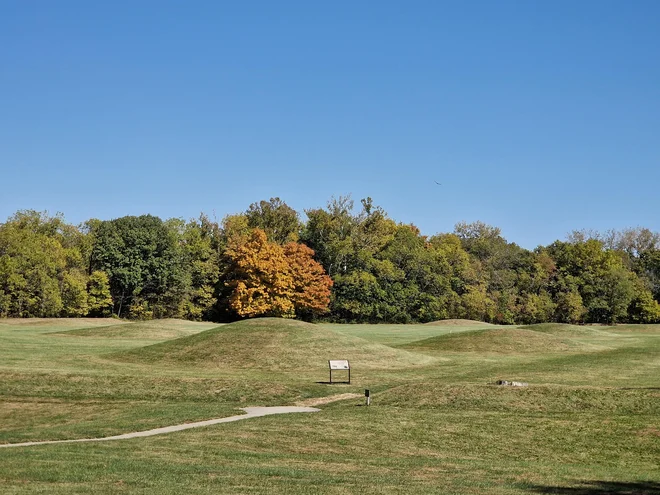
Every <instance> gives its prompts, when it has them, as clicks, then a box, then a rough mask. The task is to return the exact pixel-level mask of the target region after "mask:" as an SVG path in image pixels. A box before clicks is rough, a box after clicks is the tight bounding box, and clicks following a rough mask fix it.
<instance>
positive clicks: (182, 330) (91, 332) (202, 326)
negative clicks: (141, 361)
mask: <svg viewBox="0 0 660 495" xmlns="http://www.w3.org/2000/svg"><path fill="white" fill-rule="evenodd" d="M217 326H218V324H217V323H200V322H196V321H186V320H176V319H165V320H150V321H136V322H130V323H119V324H114V325H108V326H104V327H89V328H78V329H75V330H69V331H66V332H59V334H60V335H71V336H74V335H75V336H77V337H101V338H104V337H108V338H110V337H112V338H122V339H176V338H179V337H184V336H187V335H191V334H195V333H199V332H202V331H204V330H208V329H210V328H215V327H217Z"/></svg>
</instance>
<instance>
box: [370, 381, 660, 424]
mask: <svg viewBox="0 0 660 495" xmlns="http://www.w3.org/2000/svg"><path fill="white" fill-rule="evenodd" d="M496 378H498V377H494V379H493V381H494V380H495V379H496ZM656 397H657V391H655V390H652V389H621V388H608V387H600V388H597V387H591V386H577V387H576V386H572V387H569V386H561V385H535V384H533V383H530V385H529V387H501V386H498V385H495V384H494V383H491V384H447V383H443V382H441V381H438V380H424V381H420V382H417V383H407V384H406V385H402V386H397V387H394V388H391V389H388V390H386V391H383V392H380V393H378V394H376V398H375V400H376V401H377V404H379V405H380V406H396V407H407V408H415V409H418V410H422V411H423V410H428V409H445V410H448V411H450V410H458V411H461V412H468V411H476V412H478V413H480V414H483V413H485V412H487V411H499V412H504V411H506V412H510V413H521V412H525V413H534V412H542V413H574V412H584V411H589V412H590V413H594V412H606V413H616V414H649V415H654V416H657V415H658V414H660V401H658V400H655V399H656Z"/></svg>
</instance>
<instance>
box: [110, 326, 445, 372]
mask: <svg viewBox="0 0 660 495" xmlns="http://www.w3.org/2000/svg"><path fill="white" fill-rule="evenodd" d="M113 357H114V358H116V359H118V360H121V361H127V362H141V363H157V362H163V363H172V364H178V365H185V366H190V365H195V366H205V367H217V368H225V369H253V370H269V371H294V370H306V371H308V370H310V369H315V368H326V367H327V360H329V359H348V360H349V361H351V366H354V367H359V368H361V369H383V368H387V369H391V368H407V367H413V366H419V365H425V364H430V363H431V362H433V359H432V358H429V357H427V356H420V355H417V354H414V353H410V352H408V351H405V350H400V349H393V348H391V347H387V346H384V345H381V344H375V343H370V342H367V341H366V340H364V339H361V338H359V337H353V336H349V335H342V334H338V333H336V332H333V331H332V330H328V329H326V328H323V327H321V326H318V325H314V324H311V323H305V322H301V321H295V320H286V319H280V318H257V319H252V320H245V321H241V322H237V323H230V324H228V325H225V326H222V327H218V328H213V329H211V330H207V331H205V332H201V333H197V334H195V335H191V336H188V337H183V338H180V339H176V340H170V341H167V342H163V343H159V344H155V345H151V346H147V347H143V348H140V349H134V350H131V351H128V352H123V353H117V354H114V355H113Z"/></svg>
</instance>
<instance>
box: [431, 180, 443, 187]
mask: <svg viewBox="0 0 660 495" xmlns="http://www.w3.org/2000/svg"><path fill="white" fill-rule="evenodd" d="M433 182H435V183H436V184H437V185H439V186H441V185H442V184H440V183H439V182H438V181H437V180H434V181H433Z"/></svg>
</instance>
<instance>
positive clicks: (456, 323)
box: [425, 318, 494, 327]
mask: <svg viewBox="0 0 660 495" xmlns="http://www.w3.org/2000/svg"><path fill="white" fill-rule="evenodd" d="M425 325H437V326H448V327H476V326H480V327H492V326H494V325H493V324H492V323H486V322H483V321H478V320H464V319H462V318H451V319H448V320H437V321H430V322H428V323H425Z"/></svg>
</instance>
